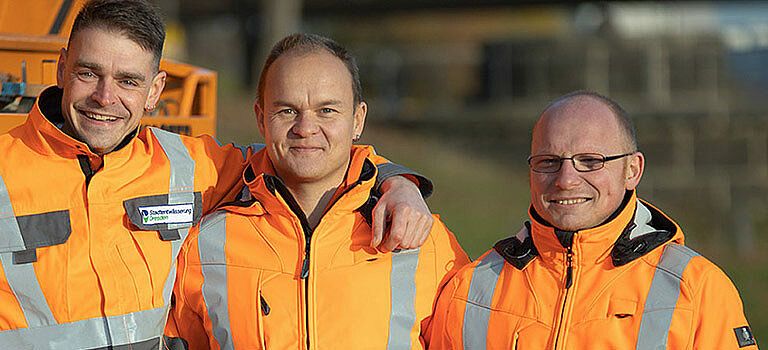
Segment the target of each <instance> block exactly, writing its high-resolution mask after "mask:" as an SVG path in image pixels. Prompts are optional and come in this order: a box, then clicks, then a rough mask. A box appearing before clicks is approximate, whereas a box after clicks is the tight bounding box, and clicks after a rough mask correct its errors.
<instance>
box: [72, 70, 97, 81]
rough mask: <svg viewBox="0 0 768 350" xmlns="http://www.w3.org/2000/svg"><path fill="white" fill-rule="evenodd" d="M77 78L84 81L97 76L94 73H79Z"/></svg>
mask: <svg viewBox="0 0 768 350" xmlns="http://www.w3.org/2000/svg"><path fill="white" fill-rule="evenodd" d="M77 76H79V77H81V78H83V79H90V78H93V77H95V76H96V74H93V72H88V71H86V72H79V73H77Z"/></svg>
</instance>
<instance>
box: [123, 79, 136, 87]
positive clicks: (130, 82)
mask: <svg viewBox="0 0 768 350" xmlns="http://www.w3.org/2000/svg"><path fill="white" fill-rule="evenodd" d="M120 83H121V84H123V85H128V86H139V84H137V83H136V82H135V81H133V80H128V79H125V80H121V81H120Z"/></svg>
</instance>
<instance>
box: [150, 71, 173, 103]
mask: <svg viewBox="0 0 768 350" xmlns="http://www.w3.org/2000/svg"><path fill="white" fill-rule="evenodd" d="M167 77H168V73H166V72H164V71H159V72H157V74H155V77H154V78H152V85H150V86H149V96H147V103H146V106H157V101H159V100H160V94H161V93H162V92H163V89H164V88H165V79H166V78H167Z"/></svg>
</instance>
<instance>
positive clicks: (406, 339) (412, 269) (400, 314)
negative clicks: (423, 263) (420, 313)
mask: <svg viewBox="0 0 768 350" xmlns="http://www.w3.org/2000/svg"><path fill="white" fill-rule="evenodd" d="M391 254H392V272H391V273H390V275H389V279H390V282H389V283H390V288H389V290H390V291H391V293H392V303H391V311H390V314H389V341H388V342H387V349H390V350H392V349H410V348H411V329H413V325H414V323H416V268H418V266H419V248H416V249H411V250H403V251H399V252H397V253H395V252H392V253H391Z"/></svg>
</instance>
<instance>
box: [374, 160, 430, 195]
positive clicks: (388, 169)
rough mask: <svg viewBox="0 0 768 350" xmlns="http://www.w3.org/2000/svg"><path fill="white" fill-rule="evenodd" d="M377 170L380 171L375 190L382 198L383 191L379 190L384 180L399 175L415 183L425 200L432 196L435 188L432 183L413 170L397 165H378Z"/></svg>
mask: <svg viewBox="0 0 768 350" xmlns="http://www.w3.org/2000/svg"><path fill="white" fill-rule="evenodd" d="M376 168H377V169H378V175H377V176H376V184H375V185H374V187H373V190H374V191H375V192H376V194H377V195H379V196H381V191H379V189H380V187H381V184H382V183H383V182H384V180H386V179H389V178H390V177H392V176H398V175H400V176H405V178H407V179H409V180H411V181H413V182H414V183H415V184H416V186H418V187H419V192H421V196H422V197H424V198H425V199H426V198H429V196H431V195H432V190H434V186H433V185H432V181H430V180H429V179H428V178H426V177H425V176H424V175H421V174H419V173H417V172H415V171H413V170H411V169H408V168H406V167H404V166H402V165H399V164H395V163H382V164H379V165H376ZM414 179H415V181H414Z"/></svg>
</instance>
